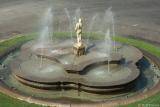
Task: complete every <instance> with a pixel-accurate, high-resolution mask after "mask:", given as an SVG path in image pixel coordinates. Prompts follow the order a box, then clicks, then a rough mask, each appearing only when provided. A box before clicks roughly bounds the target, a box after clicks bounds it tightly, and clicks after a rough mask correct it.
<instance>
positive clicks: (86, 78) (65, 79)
mask: <svg viewBox="0 0 160 107" xmlns="http://www.w3.org/2000/svg"><path fill="white" fill-rule="evenodd" d="M65 11H66V12H67V9H66V10H65ZM77 12H78V13H79V9H78V10H77ZM77 12H76V13H77ZM106 13H109V16H107V15H108V14H105V18H110V19H108V20H106V19H105V21H104V22H105V23H109V22H108V21H112V19H113V17H110V14H111V12H110V10H107V12H106ZM50 14H51V9H49V10H48V11H47V14H46V18H45V21H44V22H45V24H44V25H45V28H44V30H43V32H42V34H41V36H40V40H42V41H41V42H40V44H43V43H46V44H45V45H44V44H43V46H40V45H39V41H38V43H37V42H36V41H31V42H28V43H26V44H24V45H23V46H22V47H21V52H22V54H23V55H20V57H17V58H16V59H15V60H14V61H13V63H11V65H10V67H11V69H12V74H13V76H14V77H15V78H16V79H17V80H18V81H19V82H21V83H23V84H26V85H28V86H31V87H36V88H42V89H48V90H49V89H52V90H54V89H59V88H62V89H63V90H65V89H66V88H67V89H68V88H69V89H77V90H84V91H87V92H94V93H103V92H109V91H117V90H123V89H125V88H126V87H128V84H129V83H132V82H133V81H134V80H136V78H137V77H138V76H139V74H140V72H139V70H138V69H137V67H136V65H135V62H136V61H138V60H140V59H141V58H142V53H141V52H140V51H139V50H138V49H136V48H134V47H131V48H130V50H131V51H133V52H134V51H136V53H137V55H136V57H134V59H132V57H129V58H128V57H126V56H125V53H121V54H119V53H116V52H114V51H113V45H112V44H114V43H113V42H112V40H111V32H110V27H108V29H107V31H106V33H105V37H104V41H100V42H97V43H95V46H94V47H92V48H90V49H89V50H88V51H86V49H87V48H88V45H86V44H85V40H84V38H83V33H82V29H83V24H82V23H83V21H82V19H81V18H80V17H79V20H78V22H77V23H76V24H75V32H76V39H77V41H76V42H75V43H72V42H71V43H70V41H69V42H68V40H66V42H65V41H63V43H61V42H59V43H57V42H56V43H53V42H51V40H50V39H49V38H50V30H49V29H50V28H49V26H50V23H51V22H52V21H51V18H52V15H50ZM67 14H68V13H67ZM111 16H112V14H111ZM68 18H70V17H69V16H68ZM76 20H77V19H76ZM109 26H111V25H109ZM71 41H72V40H71ZM37 44H38V45H37ZM102 45H103V46H102ZM114 45H115V44H114ZM32 46H33V47H34V48H32ZM35 46H36V48H35ZM114 47H115V46H114ZM121 48H123V47H121ZM24 50H25V53H24V52H23V51H24ZM26 50H27V52H26ZM121 50H122V49H121ZM22 56H23V57H22ZM24 56H25V57H24ZM124 59H125V60H132V61H133V60H134V61H133V63H131V64H129V65H128V66H127V67H122V65H123V63H124V62H123V61H124ZM39 63H40V67H38V66H39ZM113 66H114V69H119V70H117V71H114V72H113V70H114V69H113ZM124 69H125V70H124ZM123 70H124V71H123ZM95 78H96V79H95ZM77 81H78V82H77Z"/></svg>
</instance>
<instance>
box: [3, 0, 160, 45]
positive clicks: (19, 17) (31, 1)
mask: <svg viewBox="0 0 160 107" xmlns="http://www.w3.org/2000/svg"><path fill="white" fill-rule="evenodd" d="M49 5H51V6H53V7H54V11H55V12H56V14H55V15H56V16H58V15H61V14H63V13H62V10H64V8H68V10H70V11H74V10H75V9H76V8H78V7H80V8H81V9H82V11H83V13H85V16H86V17H90V16H92V15H93V14H94V13H97V12H98V13H101V12H104V11H105V10H106V9H107V8H109V7H110V6H112V10H113V11H114V13H115V15H116V16H115V22H116V33H117V34H121V35H134V36H138V37H142V38H145V39H149V40H153V41H157V42H159V41H160V1H159V0H50V1H49V0H0V38H1V39H2V38H7V37H9V36H11V34H12V33H13V32H22V33H29V32H35V31H37V30H38V29H39V25H38V22H39V18H40V16H41V15H42V14H43V12H44V9H45V8H46V7H48V6H49Z"/></svg>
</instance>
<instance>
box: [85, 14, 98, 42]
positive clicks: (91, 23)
mask: <svg viewBox="0 0 160 107" xmlns="http://www.w3.org/2000/svg"><path fill="white" fill-rule="evenodd" d="M97 17H98V14H95V15H94V16H93V17H92V19H91V20H90V23H89V28H88V32H89V35H88V37H87V44H89V40H90V36H91V34H92V29H93V26H94V24H95V22H96V21H95V20H96V18H97Z"/></svg>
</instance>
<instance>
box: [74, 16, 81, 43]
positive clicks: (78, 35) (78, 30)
mask: <svg viewBox="0 0 160 107" xmlns="http://www.w3.org/2000/svg"><path fill="white" fill-rule="evenodd" d="M75 31H76V34H77V45H79V46H80V45H82V19H81V18H80V19H79V21H78V23H76V27H75Z"/></svg>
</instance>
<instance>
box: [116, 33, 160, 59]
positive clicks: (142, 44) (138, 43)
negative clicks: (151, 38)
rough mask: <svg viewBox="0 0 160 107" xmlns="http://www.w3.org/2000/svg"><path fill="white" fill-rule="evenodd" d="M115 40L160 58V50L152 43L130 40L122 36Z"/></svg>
mask: <svg viewBox="0 0 160 107" xmlns="http://www.w3.org/2000/svg"><path fill="white" fill-rule="evenodd" d="M113 39H114V40H115V41H117V42H121V43H125V44H128V45H132V46H135V47H138V48H140V49H143V50H145V51H148V52H149V53H151V54H153V55H155V56H158V57H160V48H159V47H157V46H154V45H152V44H150V43H147V42H144V41H142V40H137V39H130V38H125V37H121V36H116V37H115V38H113Z"/></svg>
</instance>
